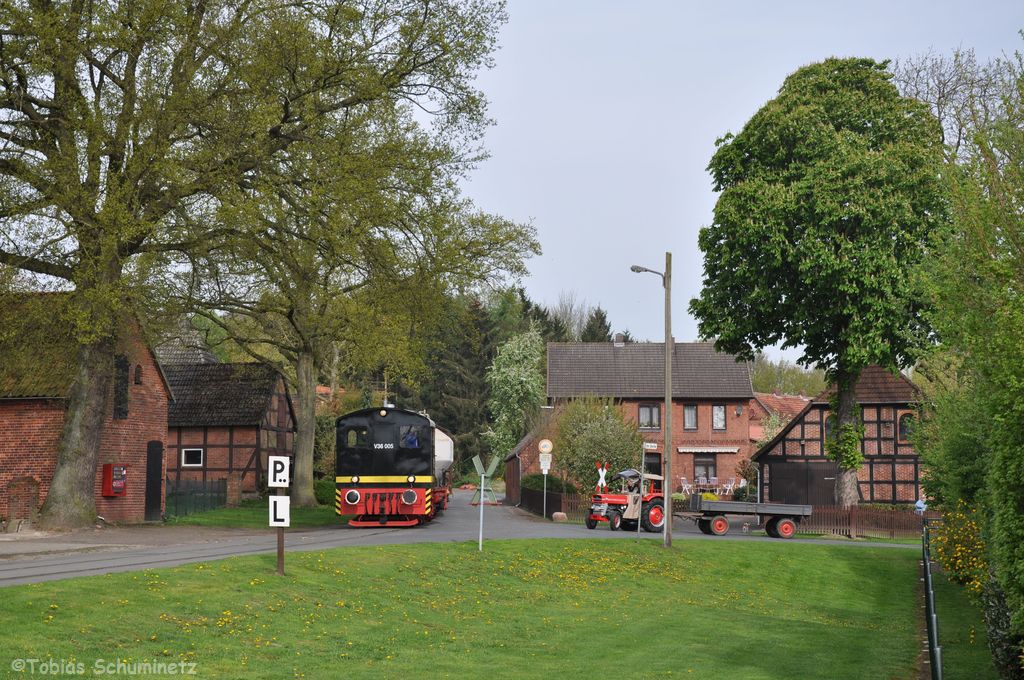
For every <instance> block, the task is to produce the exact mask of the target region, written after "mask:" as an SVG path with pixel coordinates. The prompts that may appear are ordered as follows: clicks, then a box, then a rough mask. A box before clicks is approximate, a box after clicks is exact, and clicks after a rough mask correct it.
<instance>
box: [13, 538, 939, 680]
mask: <svg viewBox="0 0 1024 680" xmlns="http://www.w3.org/2000/svg"><path fill="white" fill-rule="evenodd" d="M274 560H275V558H274V556H273V555H264V556H252V557H240V558H234V559H230V560H225V561H220V562H214V563H208V564H197V565H189V566H183V567H177V568H172V569H161V570H150V571H145V572H138V573H129V574H114V575H107V576H102V577H90V578H81V579H73V580H69V581H57V582H50V583H42V584H35V585H30V586H15V587H10V588H4V589H3V591H2V593H3V597H2V598H0V620H4V621H9V622H14V623H13V624H12V625H10V626H6V627H5V630H4V636H3V649H4V651H6V652H7V656H8V657H10V658H6V659H2V658H0V673H4V672H7V671H8V669H9V668H10V664H11V662H12V660H13V659H14V658H38V659H44V660H45V659H51V658H52V659H57V660H60V659H64V660H74V661H76V662H81V663H83V664H85V667H86V668H91V667H92V665H93V664H94V663H95V661H96V659H104V660H112V659H124V660H127V661H129V662H143V661H147V660H148V661H166V662H171V663H173V662H178V661H179V660H181V661H187V662H194V663H195V664H196V671H197V673H198V676H199V677H205V678H229V677H230V678H241V677H245V678H285V677H289V678H293V677H295V678H301V677H306V678H340V677H346V678H347V677H357V678H361V677H366V678H380V677H384V678H389V677H395V678H401V677H432V678H444V677H451V678H465V677H485V676H486V677H488V678H489V679H491V680H494V679H500V678H548V677H553V676H555V677H557V676H561V677H591V678H596V677H617V676H625V677H629V678H650V677H659V678H660V677H689V678H708V677H721V678H742V679H745V680H759V679H773V678H779V679H783V678H785V679H789V678H825V677H827V678H858V679H859V678H887V679H898V678H908V679H909V678H915V677H916V676H915V671H916V669H915V663H916V662H915V660H916V657H917V654H918V650H919V641H918V639H917V626H918V620H917V617H918V615H919V603H918V599H917V588H918V587H919V586H918V573H917V569H918V566H917V554H916V553H915V552H913V551H909V550H892V549H872V548H864V547H858V548H852V547H847V546H821V545H808V544H799V543H791V542H781V541H780V542H774V543H767V542H766V543H752V542H739V541H736V542H733V541H721V542H717V541H688V542H685V543H680V544H678V545H677V546H676V547H675V548H674V549H673V550H671V551H666V550H664V549H663V548H662V547H661V546H660V544H659V543H658V542H655V541H639V542H637V541H630V540H621V541H601V540H594V539H589V540H587V539H580V540H570V541H558V540H531V541H491V542H488V543H487V544H486V545H485V547H484V552H483V553H479V552H477V549H476V544H475V543H456V544H420V545H408V546H380V547H366V548H345V549H336V550H329V551H323V552H316V553H293V554H289V555H288V557H287V564H286V569H287V575H286V576H285V577H283V578H279V577H277V576H275V575H274Z"/></svg>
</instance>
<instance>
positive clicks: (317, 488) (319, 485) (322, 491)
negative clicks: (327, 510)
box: [313, 476, 338, 506]
mask: <svg viewBox="0 0 1024 680" xmlns="http://www.w3.org/2000/svg"><path fill="white" fill-rule="evenodd" d="M337 488H338V487H337V485H336V484H335V483H334V477H333V476H332V477H330V478H328V477H324V478H323V479H318V480H316V481H315V482H313V494H314V495H315V496H316V502H317V503H319V504H320V505H331V506H333V505H334V501H335V500H336V493H335V491H336V489H337Z"/></svg>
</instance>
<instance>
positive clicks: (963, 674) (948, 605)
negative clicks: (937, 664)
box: [932, 572, 999, 680]
mask: <svg viewBox="0 0 1024 680" xmlns="http://www.w3.org/2000/svg"><path fill="white" fill-rule="evenodd" d="M933 574H934V577H933V578H932V585H933V587H934V588H935V611H936V612H938V615H939V644H940V645H942V671H943V677H945V678H948V680H998V678H999V674H998V673H996V668H995V666H994V665H993V664H992V654H991V653H990V652H989V650H988V644H987V643H986V641H985V619H984V618H982V614H981V609H980V608H979V607H978V606H977V605H976V604H974V603H973V602H972V601H971V600H970V599H969V598H968V597H967V591H965V590H964V589H963V588H962V587H960V586H959V585H957V584H956V583H953V582H951V581H950V580H949V579H948V578H946V576H945V575H944V574H940V573H935V572H933Z"/></svg>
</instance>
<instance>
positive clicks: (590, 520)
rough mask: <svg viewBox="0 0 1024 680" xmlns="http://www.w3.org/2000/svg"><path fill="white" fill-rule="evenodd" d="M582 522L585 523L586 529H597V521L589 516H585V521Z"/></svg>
mask: <svg viewBox="0 0 1024 680" xmlns="http://www.w3.org/2000/svg"><path fill="white" fill-rule="evenodd" d="M584 522H585V523H586V525H587V528H588V529H596V528H597V520H596V519H594V518H593V517H591V516H590V515H587V519H586V520H584Z"/></svg>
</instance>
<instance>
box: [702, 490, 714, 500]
mask: <svg viewBox="0 0 1024 680" xmlns="http://www.w3.org/2000/svg"><path fill="white" fill-rule="evenodd" d="M700 497H701V499H702V500H705V501H717V500H718V494H714V493H711V492H710V491H705V492H704V493H702V494H701V495H700Z"/></svg>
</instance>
